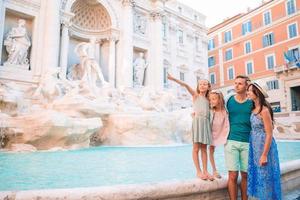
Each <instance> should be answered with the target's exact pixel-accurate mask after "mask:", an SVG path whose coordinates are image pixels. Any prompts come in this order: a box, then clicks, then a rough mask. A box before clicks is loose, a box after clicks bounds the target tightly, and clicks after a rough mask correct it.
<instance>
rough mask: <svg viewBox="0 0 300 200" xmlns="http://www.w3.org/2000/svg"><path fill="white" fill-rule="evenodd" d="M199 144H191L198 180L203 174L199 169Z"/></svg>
mask: <svg viewBox="0 0 300 200" xmlns="http://www.w3.org/2000/svg"><path fill="white" fill-rule="evenodd" d="M199 146H200V144H199V143H194V144H193V161H194V165H195V167H196V173H197V177H199V178H201V179H202V178H203V174H202V171H201V168H200V163H199Z"/></svg>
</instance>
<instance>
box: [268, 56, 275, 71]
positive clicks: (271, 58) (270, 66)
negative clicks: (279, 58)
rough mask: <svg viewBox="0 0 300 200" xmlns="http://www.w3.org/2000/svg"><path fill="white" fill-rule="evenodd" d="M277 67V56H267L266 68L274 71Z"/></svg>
mask: <svg viewBox="0 0 300 200" xmlns="http://www.w3.org/2000/svg"><path fill="white" fill-rule="evenodd" d="M274 66H275V56H274V55H267V56H266V67H267V69H274Z"/></svg>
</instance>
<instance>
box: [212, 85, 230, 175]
mask: <svg viewBox="0 0 300 200" xmlns="http://www.w3.org/2000/svg"><path fill="white" fill-rule="evenodd" d="M209 101H210V106H211V109H212V114H211V116H212V118H211V128H212V131H211V133H212V144H211V145H210V147H209V160H210V163H211V166H212V170H213V176H214V177H215V178H221V175H220V174H219V173H218V171H217V168H216V165H215V158H214V153H215V147H216V146H219V145H224V144H225V143H226V141H227V136H228V133H229V120H228V114H227V111H226V109H225V102H224V97H223V94H222V93H221V92H219V91H212V92H210V94H209Z"/></svg>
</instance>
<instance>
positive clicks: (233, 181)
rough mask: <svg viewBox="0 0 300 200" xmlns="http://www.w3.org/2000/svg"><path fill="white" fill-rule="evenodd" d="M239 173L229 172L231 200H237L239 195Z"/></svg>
mask: <svg viewBox="0 0 300 200" xmlns="http://www.w3.org/2000/svg"><path fill="white" fill-rule="evenodd" d="M238 175H239V174H238V172H236V171H229V172H228V192H229V197H230V200H237V195H238V186H237V179H238Z"/></svg>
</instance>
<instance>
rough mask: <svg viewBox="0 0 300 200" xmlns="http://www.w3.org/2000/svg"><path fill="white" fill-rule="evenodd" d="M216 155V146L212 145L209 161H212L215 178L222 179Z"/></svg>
mask: <svg viewBox="0 0 300 200" xmlns="http://www.w3.org/2000/svg"><path fill="white" fill-rule="evenodd" d="M214 154H215V146H212V145H211V146H209V160H210V164H211V168H212V170H213V176H214V177H215V178H222V177H221V176H220V174H219V173H218V171H217V168H216V164H215V156H214Z"/></svg>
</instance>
